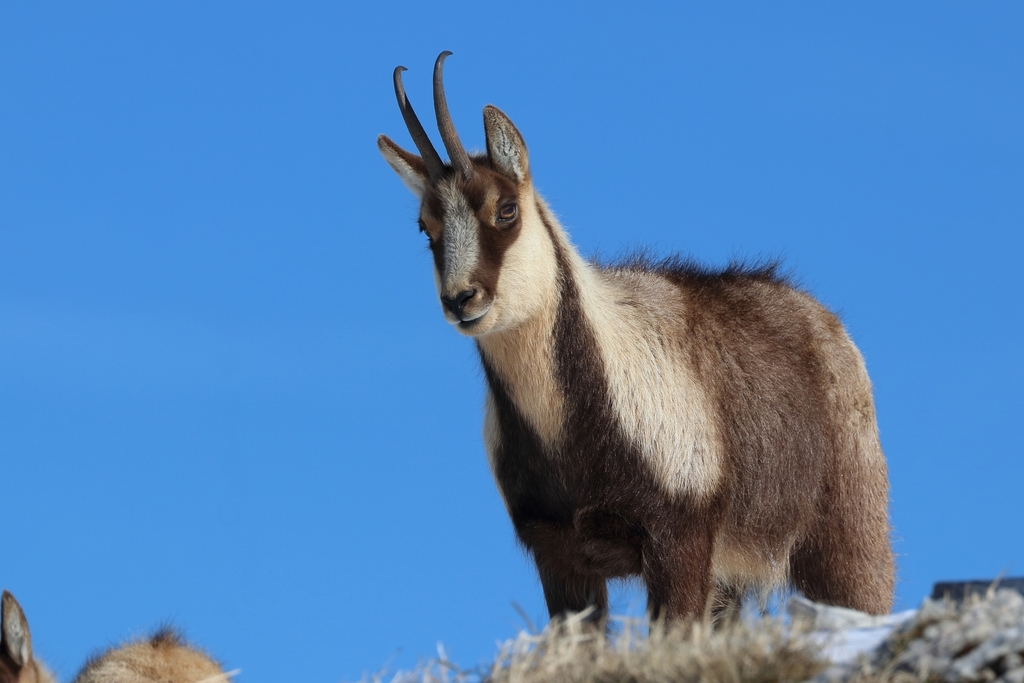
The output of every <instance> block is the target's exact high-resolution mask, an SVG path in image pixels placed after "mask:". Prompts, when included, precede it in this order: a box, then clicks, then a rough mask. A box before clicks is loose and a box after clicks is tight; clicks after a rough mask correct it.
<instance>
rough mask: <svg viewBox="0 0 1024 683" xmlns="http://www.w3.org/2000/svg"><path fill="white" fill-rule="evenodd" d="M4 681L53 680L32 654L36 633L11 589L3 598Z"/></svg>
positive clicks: (0, 673)
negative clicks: (30, 629) (31, 629)
mask: <svg viewBox="0 0 1024 683" xmlns="http://www.w3.org/2000/svg"><path fill="white" fill-rule="evenodd" d="M0 683H53V677H52V676H51V675H50V672H49V671H47V670H46V668H45V667H44V666H43V665H42V664H40V663H39V662H37V661H36V660H35V659H34V658H33V657H32V635H31V634H30V633H29V630H28V620H27V619H25V613H24V612H23V611H22V610H21V605H19V604H18V601H17V600H15V599H14V596H13V595H11V594H10V593H8V592H7V591H4V592H3V598H2V599H0Z"/></svg>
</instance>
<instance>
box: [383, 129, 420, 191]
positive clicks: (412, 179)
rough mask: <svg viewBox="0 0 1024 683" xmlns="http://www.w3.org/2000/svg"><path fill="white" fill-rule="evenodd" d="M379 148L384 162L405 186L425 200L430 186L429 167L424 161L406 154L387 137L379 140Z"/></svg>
mask: <svg viewBox="0 0 1024 683" xmlns="http://www.w3.org/2000/svg"><path fill="white" fill-rule="evenodd" d="M377 148H378V149H380V153H381V154H383V155H384V160H385V161H387V162H388V165H389V166H391V168H393V169H395V173H397V174H398V177H399V178H401V179H402V182H403V183H405V186H406V187H408V188H409V189H410V190H412V193H413V194H414V195H416V196H417V197H419V198H420V199H423V195H424V194H426V192H427V186H428V184H429V179H428V177H427V165H426V164H424V163H423V159H421V158H420V157H418V156H416V155H415V154H410V153H409V152H406V151H405V150H404V149H402V148H401V147H399V146H398V145H396V144H395V143H394V142H393V141H392V140H391V138H389V137H388V136H387V135H381V136H380V137H378V138H377Z"/></svg>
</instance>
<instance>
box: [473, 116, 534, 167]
mask: <svg viewBox="0 0 1024 683" xmlns="http://www.w3.org/2000/svg"><path fill="white" fill-rule="evenodd" d="M484 133H485V134H486V136H487V156H488V157H490V159H491V165H492V166H493V167H494V169H495V170H497V171H499V172H500V173H503V174H504V175H506V176H508V177H509V179H511V180H514V181H516V182H517V183H523V182H526V181H527V180H529V179H530V162H529V159H528V157H527V155H526V143H525V142H523V136H522V135H520V134H519V131H518V130H516V127H515V125H513V124H512V121H511V120H510V119H509V118H508V117H507V116H505V113H504V112H502V111H501V110H500V109H498V108H497V107H495V106H493V105H490V104H488V105H487V106H486V107H484Z"/></svg>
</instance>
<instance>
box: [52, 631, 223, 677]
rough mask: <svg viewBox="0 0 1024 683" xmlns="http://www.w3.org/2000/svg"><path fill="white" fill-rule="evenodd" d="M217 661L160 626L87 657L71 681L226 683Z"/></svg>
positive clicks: (176, 634) (178, 635) (177, 634)
mask: <svg viewBox="0 0 1024 683" xmlns="http://www.w3.org/2000/svg"><path fill="white" fill-rule="evenodd" d="M232 675H234V673H225V672H224V670H223V669H221V667H220V665H219V664H217V662H215V661H213V659H211V658H210V656H209V655H207V654H206V653H205V652H201V651H200V650H197V649H196V648H194V647H192V646H191V645H189V644H188V643H186V642H185V640H184V638H182V636H181V635H180V634H179V633H177V632H176V631H174V630H172V629H168V628H163V629H160V630H159V631H157V632H156V633H155V634H153V636H151V637H150V638H147V639H145V640H138V641H134V642H131V643H128V644H126V645H121V646H119V647H116V648H112V649H110V650H107V651H106V652H104V653H102V654H100V655H98V656H96V657H93V658H91V659H90V660H89V661H88V662H86V664H85V666H84V667H83V668H82V670H81V671H79V672H78V675H77V676H75V679H74V681H73V682H72V683H228V681H229V680H230V677H231V676H232Z"/></svg>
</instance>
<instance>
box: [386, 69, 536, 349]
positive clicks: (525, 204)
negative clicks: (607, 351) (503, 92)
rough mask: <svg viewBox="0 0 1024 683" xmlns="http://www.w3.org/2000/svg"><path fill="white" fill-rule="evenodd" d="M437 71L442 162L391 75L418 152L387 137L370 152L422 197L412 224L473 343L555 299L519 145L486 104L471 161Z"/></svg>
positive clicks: (453, 317)
mask: <svg viewBox="0 0 1024 683" xmlns="http://www.w3.org/2000/svg"><path fill="white" fill-rule="evenodd" d="M450 54H451V53H450V52H442V53H441V54H440V55H439V56H438V58H437V62H435V64H434V109H435V112H436V116H437V125H438V129H439V130H440V133H441V140H442V141H443V142H444V146H445V149H446V150H447V151H448V156H449V158H450V159H451V162H450V163H448V164H445V163H444V162H443V161H442V160H441V157H440V156H439V155H438V153H437V151H436V150H435V149H434V146H433V145H432V144H431V143H430V138H428V137H427V134H426V131H424V130H423V126H422V125H421V124H420V122H419V119H418V118H417V117H416V114H415V112H414V111H413V109H412V105H410V104H409V99H408V98H407V97H406V95H405V88H404V87H403V86H402V72H403V71H405V67H403V66H399V67H397V68H396V69H395V73H394V82H395V95H396V97H397V98H398V106H399V108H400V109H401V111H402V116H403V118H404V119H405V123H406V126H407V127H408V129H409V133H410V134H411V135H412V139H413V142H414V143H415V144H416V148H417V149H418V150H419V152H420V156H416V155H415V154H412V153H410V152H407V151H405V150H404V149H402V148H401V147H399V146H398V145H396V144H395V143H394V142H392V141H391V140H390V139H389V138H388V137H387V136H384V135H381V136H380V137H378V138H377V146H378V147H379V148H380V151H381V154H383V155H384V158H385V159H386V160H387V162H388V164H390V165H391V168H393V169H394V170H395V172H396V173H398V175H399V177H400V178H401V179H402V181H403V182H404V183H405V184H406V186H408V187H409V189H410V190H412V192H413V193H414V194H415V195H416V196H417V197H419V198H420V212H419V226H420V231H422V232H424V233H426V235H427V239H428V241H429V245H430V250H431V252H432V253H433V256H434V276H435V283H436V285H437V292H438V296H439V297H440V300H441V304H442V310H443V311H444V316H445V318H446V319H447V320H448V322H450V323H452V324H453V325H455V326H456V328H457V329H458V330H459V331H460V332H462V333H464V334H467V335H470V336H480V335H483V334H486V333H488V332H493V331H497V330H503V329H509V328H511V327H514V326H516V325H518V324H520V323H522V322H524V321H526V320H528V319H529V318H531V317H532V316H533V315H535V314H536V313H537V311H539V310H540V309H541V307H542V305H543V303H544V302H545V300H546V299H547V298H548V297H551V296H553V295H554V290H555V286H556V283H555V272H556V271H555V268H554V265H553V264H554V252H553V248H552V245H551V240H550V237H549V236H548V234H547V231H546V229H545V227H544V223H543V221H542V220H541V217H540V215H539V210H540V209H539V203H538V201H537V199H536V198H535V196H534V192H533V185H532V183H531V181H530V169H529V162H528V158H527V153H526V143H524V142H523V138H522V136H521V135H520V134H519V131H518V130H516V127H515V126H514V125H513V124H512V121H510V120H509V118H508V117H507V116H505V114H504V113H502V112H501V111H500V110H499V109H498V108H497V107H494V106H490V105H488V106H486V107H484V133H485V135H486V140H487V152H486V154H474V155H470V154H468V153H467V152H466V150H465V148H464V147H463V146H462V143H461V142H460V141H459V137H458V135H457V134H456V132H455V126H454V124H453V123H452V119H451V115H450V114H449V113H448V105H447V102H446V101H445V95H444V85H443V83H442V69H443V67H444V60H445V58H446V57H447V56H448V55H450Z"/></svg>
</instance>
